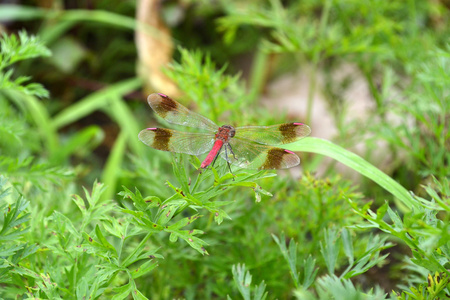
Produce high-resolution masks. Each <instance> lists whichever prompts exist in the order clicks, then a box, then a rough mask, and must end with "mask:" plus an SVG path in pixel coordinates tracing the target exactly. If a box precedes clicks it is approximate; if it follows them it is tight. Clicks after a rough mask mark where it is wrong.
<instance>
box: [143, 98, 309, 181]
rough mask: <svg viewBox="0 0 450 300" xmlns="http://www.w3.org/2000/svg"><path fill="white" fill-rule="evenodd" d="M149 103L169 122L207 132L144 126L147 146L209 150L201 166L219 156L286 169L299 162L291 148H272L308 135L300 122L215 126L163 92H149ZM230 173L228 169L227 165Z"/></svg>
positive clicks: (196, 151)
mask: <svg viewBox="0 0 450 300" xmlns="http://www.w3.org/2000/svg"><path fill="white" fill-rule="evenodd" d="M147 101H148V104H149V105H150V107H151V108H152V109H153V110H154V111H155V113H156V114H157V115H159V116H160V117H161V118H163V119H164V120H166V121H167V122H169V123H173V124H177V125H182V126H189V127H194V128H198V129H203V130H205V131H206V132H181V131H176V130H172V129H165V128H147V129H144V130H142V131H141V132H140V133H139V139H140V140H141V141H142V142H143V143H144V144H146V145H148V146H150V147H152V148H155V149H158V150H163V151H170V152H177V153H187V154H190V155H200V154H203V153H206V152H209V153H208V155H207V156H206V158H205V160H204V161H203V162H202V164H201V165H200V168H202V169H204V168H206V167H208V166H209V165H211V163H212V164H214V162H215V160H216V159H217V157H218V156H219V155H221V156H222V157H223V158H224V159H225V160H226V161H227V162H228V167H229V168H230V164H233V165H236V166H238V167H240V168H246V169H259V170H264V169H286V168H291V167H294V166H297V165H298V164H300V158H299V157H298V156H297V155H296V154H295V153H294V152H292V151H289V150H286V149H282V148H278V147H274V146H275V145H282V144H289V143H293V142H296V141H298V140H300V139H301V138H303V137H305V136H307V135H309V134H310V133H311V129H310V128H309V126H308V125H305V124H303V123H285V124H279V125H272V126H244V127H236V128H234V127H233V126H230V125H223V126H218V125H216V124H215V123H214V122H213V121H211V120H210V119H208V118H206V117H204V116H202V115H199V114H197V113H195V112H193V111H191V110H189V109H187V108H186V107H184V106H183V105H181V104H180V103H178V102H177V101H175V100H173V99H172V98H170V97H169V96H167V95H164V94H156V93H155V94H151V95H150V96H148V99H147ZM230 172H231V168H230Z"/></svg>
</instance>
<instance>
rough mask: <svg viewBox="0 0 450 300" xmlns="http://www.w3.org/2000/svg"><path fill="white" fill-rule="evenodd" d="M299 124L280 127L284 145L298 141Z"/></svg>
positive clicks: (286, 124) (287, 124)
mask: <svg viewBox="0 0 450 300" xmlns="http://www.w3.org/2000/svg"><path fill="white" fill-rule="evenodd" d="M298 124H299V123H285V124H281V125H280V127H279V130H280V133H281V135H282V136H283V140H282V143H283V144H289V143H292V142H295V141H296V140H298V133H297V128H298V126H299V125H298Z"/></svg>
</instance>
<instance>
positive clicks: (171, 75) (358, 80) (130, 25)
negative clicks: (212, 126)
mask: <svg viewBox="0 0 450 300" xmlns="http://www.w3.org/2000/svg"><path fill="white" fill-rule="evenodd" d="M0 3H1V4H0V31H1V32H2V34H3V42H2V44H1V47H2V49H1V51H2V52H1V53H2V56H1V57H0V59H1V60H2V62H1V63H0V67H1V68H0V70H1V71H2V77H1V78H0V88H1V89H0V103H1V107H0V119H1V120H0V122H1V130H0V160H1V161H0V173H1V174H3V175H4V176H6V177H7V178H8V179H9V181H10V182H11V183H12V184H13V185H14V186H15V187H16V189H17V190H18V191H19V193H20V194H22V195H24V196H25V197H28V198H31V199H29V200H30V201H32V202H33V201H34V204H33V205H34V208H33V210H35V212H36V213H38V211H39V213H38V215H39V216H41V217H42V219H43V218H44V217H47V216H49V215H50V214H51V213H52V211H53V210H58V211H60V212H62V213H65V214H70V213H71V212H72V211H73V210H74V206H70V205H65V204H64V203H69V202H70V195H71V194H73V193H80V192H82V190H81V188H80V187H81V186H85V187H86V188H87V189H88V190H91V186H92V184H93V183H94V181H95V180H96V179H98V180H99V181H100V182H103V183H105V184H106V186H107V188H106V190H105V191H104V194H103V195H102V199H115V201H116V202H117V203H119V204H123V203H121V200H118V198H119V197H118V196H117V193H118V192H119V191H122V190H123V189H122V186H126V187H128V189H130V190H134V187H138V188H139V189H140V190H141V192H142V194H144V195H156V196H159V197H169V196H170V195H171V194H172V191H171V190H170V189H169V188H168V187H167V186H166V185H165V183H166V180H169V181H171V182H176V180H177V179H176V178H175V176H174V174H173V171H172V165H171V161H172V156H171V155H170V154H169V153H164V152H161V151H156V150H154V149H151V148H148V147H146V146H145V145H143V144H142V143H141V142H140V141H139V140H138V138H137V135H138V133H139V131H140V130H142V129H143V128H146V127H151V126H155V127H156V126H160V127H169V125H168V124H167V123H164V122H162V121H161V120H158V119H157V118H156V117H155V115H154V113H153V111H152V110H151V109H150V107H149V106H148V104H147V102H146V98H147V96H148V95H149V94H150V93H153V92H160V93H164V94H167V95H170V96H171V97H172V98H173V99H176V100H178V101H180V102H182V103H183V104H184V105H186V106H187V107H189V108H190V109H192V110H194V111H196V112H198V113H200V114H202V115H205V116H207V117H208V118H210V119H212V120H213V121H215V122H216V123H217V124H232V125H238V126H245V125H271V124H277V123H284V122H293V121H300V122H303V123H306V124H308V125H309V126H310V127H311V128H312V134H311V136H314V137H319V138H324V139H327V140H331V141H333V142H334V143H335V144H337V145H340V146H341V147H344V148H346V149H348V150H350V151H352V152H355V153H357V154H358V155H360V156H362V157H363V158H365V159H366V160H367V161H369V162H370V163H372V164H373V165H375V166H376V167H377V168H379V169H381V170H383V171H384V172H385V173H387V174H388V175H389V176H391V177H392V178H393V179H394V180H396V181H397V182H399V183H400V184H401V185H402V186H403V187H405V188H406V189H407V190H410V191H412V192H414V193H415V194H417V195H421V196H425V195H426V192H425V191H424V189H423V185H427V184H432V185H433V182H434V181H433V178H436V179H437V180H438V181H442V180H447V179H448V178H449V177H450V166H449V164H450V154H449V153H450V133H449V127H450V101H449V97H450V95H449V87H450V75H449V70H450V54H449V49H450V45H449V36H450V35H449V33H450V26H449V25H450V24H449V15H450V13H449V8H450V2H449V1H447V0H423V1H414V0H409V1H400V0H399V1H373V0H342V1H334V0H322V1H321V0H303V1H302V0H292V1H290V0H286V1H282V0H268V1H262V0H247V1H238V0H227V1H224V0H218V1H203V0H196V1H195V0H179V1H153V0H142V1H122V0H121V1H119V0H109V1H96V0H92V1H89V0H85V1H59V0H53V1H52V0H43V1H18V0H17V1H13V0H11V1H1V2H0ZM11 36H15V38H12V39H11V38H9V40H8V41H7V42H5V40H7V37H11ZM34 36H35V37H36V38H35V37H34ZM14 39H15V40H14ZM15 50H17V51H15ZM11 53H15V54H14V55H12V54H11ZM161 124H162V125H161ZM178 130H184V128H179V127H178ZM300 157H301V159H302V164H301V166H300V167H297V168H294V169H293V170H291V171H290V172H280V173H279V174H280V176H278V177H277V178H272V179H268V178H265V179H263V180H262V181H261V182H260V184H261V185H262V186H263V187H264V189H266V190H268V191H269V192H270V193H272V194H273V195H274V196H273V197H268V196H263V201H264V199H265V201H267V202H268V203H270V205H271V206H268V207H267V206H265V205H264V206H263V205H261V206H259V207H258V206H256V208H255V203H254V199H253V196H252V193H251V192H248V193H247V192H244V193H243V192H242V191H241V192H240V193H239V192H232V193H230V194H228V195H227V196H226V198H225V199H226V200H230V201H231V200H237V199H239V198H240V197H243V200H238V202H240V203H238V204H233V205H232V207H231V208H230V209H229V211H228V214H229V215H230V216H231V217H232V219H233V221H226V222H225V223H224V224H222V225H221V226H217V225H216V226H214V223H211V219H210V220H209V221H208V220H206V219H207V217H206V218H204V219H205V220H203V221H199V222H202V223H199V224H201V225H198V226H199V228H203V230H204V231H207V233H208V237H207V240H208V241H209V243H210V245H209V246H208V247H209V248H208V249H209V251H210V252H212V253H215V254H214V255H211V256H209V257H201V256H200V255H198V253H196V252H195V251H194V250H192V249H190V250H189V249H188V250H186V249H185V248H186V244H180V243H175V244H173V243H170V244H167V245H165V246H164V247H166V246H167V247H168V249H165V251H167V252H165V254H164V255H165V256H166V255H167V257H166V261H163V262H160V264H161V268H160V269H159V270H160V271H158V272H160V273H158V275H150V277H148V278H151V279H152V280H154V281H155V284H154V285H153V286H145V287H143V286H141V287H142V289H143V290H146V293H144V294H146V296H147V297H149V296H150V295H159V296H158V297H156V296H155V297H154V298H152V299H168V298H176V297H185V298H189V299H207V298H219V299H220V298H223V297H225V295H227V294H228V295H237V291H236V290H232V289H231V288H230V287H228V286H227V284H228V282H230V280H231V279H230V276H231V275H230V270H229V266H231V265H232V264H233V263H237V262H239V261H245V262H246V263H247V265H249V266H250V268H251V269H253V270H255V273H253V274H254V276H255V282H258V283H259V282H261V280H263V279H264V280H265V282H266V283H267V284H268V286H269V287H270V290H271V291H272V292H273V294H272V296H274V295H275V296H274V297H275V298H276V297H278V298H279V299H286V298H289V297H291V295H292V294H291V292H290V291H291V289H292V288H293V286H292V284H288V283H286V278H289V275H288V271H286V270H287V267H286V268H284V269H283V267H280V269H274V266H276V265H277V264H278V263H277V261H278V262H279V259H280V258H279V257H278V256H279V254H276V253H275V250H274V249H277V248H276V247H277V246H276V244H275V243H274V241H273V240H272V239H271V237H270V234H268V233H276V234H278V233H280V232H285V233H286V235H287V236H288V237H289V238H290V237H293V238H295V240H296V241H297V242H299V243H300V245H302V246H303V248H302V249H299V251H300V252H301V254H300V256H299V257H300V258H299V261H300V260H301V259H306V258H307V257H308V255H309V254H310V253H313V252H314V251H316V252H318V250H317V249H318V247H319V241H321V239H322V238H323V236H324V234H323V231H322V230H323V229H324V228H330V226H337V227H338V228H341V227H343V226H348V225H350V224H352V222H355V223H356V222H357V221H355V218H356V216H355V215H354V214H350V210H351V209H350V208H349V207H348V204H347V202H346V201H345V200H343V199H344V198H349V199H350V198H351V199H353V200H355V201H361V203H366V201H369V200H371V201H373V202H374V204H375V206H377V207H378V206H381V205H382V204H383V203H384V201H385V200H386V199H392V196H390V195H389V193H387V192H386V191H384V190H383V189H380V187H379V186H377V185H376V184H374V183H373V182H371V181H369V180H367V179H364V178H362V177H361V176H360V175H359V174H358V173H357V172H355V171H354V170H350V169H348V168H346V167H344V166H343V165H341V164H340V163H339V162H337V161H334V160H331V159H327V158H326V157H323V156H319V155H312V154H306V153H300ZM189 170H190V171H189V172H191V173H189V174H190V175H189V176H193V177H194V176H196V175H195V173H194V172H195V171H194V170H193V169H192V167H191V168H190V169H189ZM305 174H306V175H305ZM444 182H445V181H444ZM32 199H33V200H32ZM316 208H317V209H316ZM312 211H314V212H312ZM37 219H39V218H37ZM35 222H38V221H35ZM44 223H45V222H44ZM43 226H44V225H43V224H38V223H35V224H34V225H33V226H32V227H33V228H34V229H36V228H44V227H45V226H46V225H45V226H44V227H43ZM247 226H249V227H247ZM300 229H301V230H302V232H299V230H300ZM41 234H42V235H43V236H45V233H44V232H42V233H41ZM370 239H371V237H369V235H368V234H367V235H364V238H361V243H364V242H366V243H367V241H368V240H370ZM153 243H154V244H155V245H164V244H166V243H167V236H163V237H158V238H156V240H154V241H153ZM180 249H182V250H180ZM393 249H394V250H392V249H391V250H392V252H391V256H390V257H392V261H391V263H392V264H391V265H390V266H389V267H383V266H382V265H380V266H378V267H377V268H374V269H371V270H369V271H368V272H367V273H365V274H364V275H362V276H361V277H360V278H359V279H357V280H355V282H357V283H358V284H360V285H361V286H363V287H373V286H375V285H379V286H381V289H382V290H384V291H386V292H390V291H391V290H392V289H395V288H396V287H397V286H398V284H404V285H405V286H408V284H411V283H412V282H416V281H414V280H416V277H414V279H410V281H407V282H404V281H402V280H406V279H405V278H402V273H401V272H402V271H401V266H402V264H403V263H404V261H403V258H401V257H403V255H410V250H409V248H407V247H406V246H404V245H398V246H396V247H394V248H393ZM255 253H257V254H255ZM341 254H342V253H341ZM199 260H202V261H201V262H199ZM198 264H199V265H198ZM321 264H322V269H320V270H321V271H320V272H322V271H324V270H325V267H324V261H323V260H321V259H320V258H319V259H318V265H321ZM172 270H175V271H173V274H171V272H172ZM274 270H276V271H274ZM214 272H215V274H216V275H217V276H215V277H214V278H213V277H211V274H212V273H214ZM171 275H172V276H171ZM422 275H423V274H422ZM286 276H287V277H286ZM148 278H147V279H148ZM408 280H409V279H408ZM287 281H289V280H287ZM141 284H142V282H141ZM144 285H145V284H144Z"/></svg>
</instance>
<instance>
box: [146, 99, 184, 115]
mask: <svg viewBox="0 0 450 300" xmlns="http://www.w3.org/2000/svg"><path fill="white" fill-rule="evenodd" d="M147 101H148V103H149V104H150V106H151V107H152V108H153V109H154V110H155V112H156V113H157V114H159V115H160V116H161V117H162V118H165V117H166V116H167V114H168V113H169V112H171V111H176V110H177V108H178V102H176V101H175V100H173V99H172V98H170V97H169V96H167V95H164V94H151V95H150V96H148V98H147Z"/></svg>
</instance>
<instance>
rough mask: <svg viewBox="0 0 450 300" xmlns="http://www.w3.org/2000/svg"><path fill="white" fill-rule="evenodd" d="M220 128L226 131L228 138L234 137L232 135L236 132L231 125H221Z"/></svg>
mask: <svg viewBox="0 0 450 300" xmlns="http://www.w3.org/2000/svg"><path fill="white" fill-rule="evenodd" d="M220 128H222V129H223V130H225V131H226V132H227V133H228V136H229V137H230V138H232V137H234V135H235V134H236V129H234V127H233V126H231V125H223V126H222V127H220Z"/></svg>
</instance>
